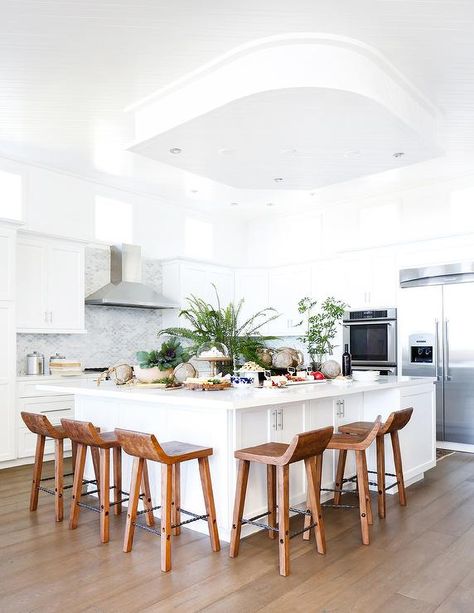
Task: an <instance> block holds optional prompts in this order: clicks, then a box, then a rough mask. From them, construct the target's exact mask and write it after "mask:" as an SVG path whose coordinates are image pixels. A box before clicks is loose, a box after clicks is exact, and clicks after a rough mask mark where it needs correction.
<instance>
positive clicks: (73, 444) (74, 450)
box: [71, 441, 77, 474]
mask: <svg viewBox="0 0 474 613" xmlns="http://www.w3.org/2000/svg"><path fill="white" fill-rule="evenodd" d="M76 457H77V443H76V441H71V464H72V474H74V471H75V470H76Z"/></svg>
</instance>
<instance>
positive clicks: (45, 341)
mask: <svg viewBox="0 0 474 613" xmlns="http://www.w3.org/2000/svg"><path fill="white" fill-rule="evenodd" d="M109 281H110V252H109V250H107V249H95V248H94V249H92V248H86V253H85V289H86V295H88V294H90V293H92V292H94V291H95V290H97V289H99V288H101V287H102V286H103V285H105V284H106V283H108V282H109ZM143 282H144V283H146V284H147V285H151V286H152V287H154V288H155V289H157V290H158V291H160V292H161V285H162V277H161V264H160V263H159V262H158V261H156V260H144V261H143ZM85 326H86V330H87V334H18V335H17V372H18V374H24V372H25V368H26V354H27V353H30V352H31V351H39V352H40V353H43V354H44V355H45V356H46V358H49V356H50V355H53V354H54V353H56V351H58V352H59V353H62V354H63V355H65V356H66V357H67V358H70V359H77V360H80V361H81V362H82V364H83V366H87V367H94V366H110V365H112V364H116V363H117V362H119V361H125V362H127V363H134V362H135V353H136V351H139V350H143V349H144V350H149V349H152V348H154V347H156V346H157V345H158V341H157V338H156V333H157V331H158V330H159V329H160V328H161V312H160V311H155V310H150V309H126V308H112V307H100V306H86V311H85Z"/></svg>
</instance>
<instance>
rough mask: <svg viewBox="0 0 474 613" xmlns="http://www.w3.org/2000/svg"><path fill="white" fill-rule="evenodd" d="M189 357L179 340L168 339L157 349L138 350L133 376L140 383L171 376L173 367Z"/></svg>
mask: <svg viewBox="0 0 474 613" xmlns="http://www.w3.org/2000/svg"><path fill="white" fill-rule="evenodd" d="M189 358H190V354H189V352H188V351H186V350H185V349H184V347H183V346H182V345H181V343H180V342H179V340H177V339H174V338H172V339H170V340H169V341H166V342H164V343H163V344H162V345H161V348H160V349H159V350H152V351H138V352H137V360H138V366H135V367H134V371H135V376H136V377H137V379H138V380H139V381H141V382H142V383H153V382H154V381H158V380H160V379H165V378H167V377H171V376H172V374H173V369H174V368H176V366H178V365H179V364H182V363H183V362H187V361H188V360H189Z"/></svg>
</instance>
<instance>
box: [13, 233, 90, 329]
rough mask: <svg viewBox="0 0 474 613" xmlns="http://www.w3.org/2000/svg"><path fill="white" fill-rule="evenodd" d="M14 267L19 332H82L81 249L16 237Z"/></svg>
mask: <svg viewBox="0 0 474 613" xmlns="http://www.w3.org/2000/svg"><path fill="white" fill-rule="evenodd" d="M16 264H17V267H16V271H17V284H16V289H17V296H16V298H17V309H16V310H17V331H18V332H43V333H74V332H75V333H79V332H84V331H85V330H84V248H83V246H82V245H80V244H78V243H74V242H69V241H60V240H56V239H49V238H48V239H46V238H36V237H34V238H33V237H29V236H19V237H18V241H17V254H16Z"/></svg>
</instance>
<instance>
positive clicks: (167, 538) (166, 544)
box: [161, 464, 173, 572]
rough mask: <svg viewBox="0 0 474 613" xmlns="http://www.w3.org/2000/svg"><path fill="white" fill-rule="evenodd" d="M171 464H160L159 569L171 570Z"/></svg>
mask: <svg viewBox="0 0 474 613" xmlns="http://www.w3.org/2000/svg"><path fill="white" fill-rule="evenodd" d="M172 472H173V471H172V466H171V464H162V465H161V570H162V571H163V572H168V571H169V570H171V498H172V494H171V490H172Z"/></svg>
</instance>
